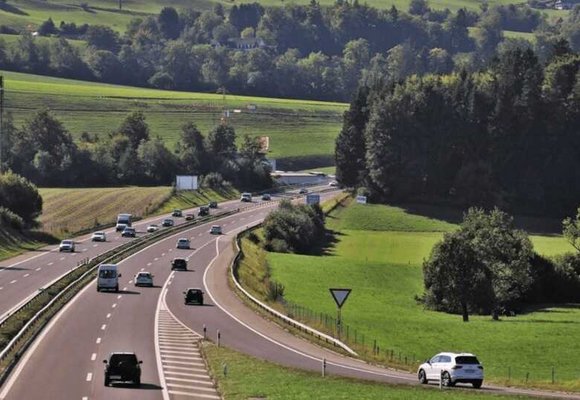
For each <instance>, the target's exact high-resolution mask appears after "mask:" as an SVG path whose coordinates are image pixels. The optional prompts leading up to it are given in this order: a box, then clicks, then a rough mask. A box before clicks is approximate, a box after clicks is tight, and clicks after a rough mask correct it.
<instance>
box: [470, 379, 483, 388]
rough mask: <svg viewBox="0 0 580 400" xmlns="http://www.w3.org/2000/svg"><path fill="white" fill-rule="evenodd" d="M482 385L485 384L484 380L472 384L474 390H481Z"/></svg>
mask: <svg viewBox="0 0 580 400" xmlns="http://www.w3.org/2000/svg"><path fill="white" fill-rule="evenodd" d="M482 383H483V381H482V380H477V381H473V382H472V383H471V384H472V385H473V387H474V388H476V389H479V388H480V387H481V384H482Z"/></svg>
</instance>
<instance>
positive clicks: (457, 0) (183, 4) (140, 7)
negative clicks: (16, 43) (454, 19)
mask: <svg viewBox="0 0 580 400" xmlns="http://www.w3.org/2000/svg"><path fill="white" fill-rule="evenodd" d="M253 2H254V0H242V1H240V2H237V4H238V5H239V4H240V3H253ZM83 3H84V4H87V5H88V7H86V8H85V9H83V8H82V7H81V5H82V4H83ZM259 3H260V4H262V5H264V6H283V5H285V4H286V3H284V1H283V0H261V1H259ZM292 3H293V4H300V5H305V4H309V3H310V1H309V0H295V1H293V2H292ZM319 3H320V4H321V5H323V6H328V5H332V4H334V3H335V1H334V0H320V1H319ZM366 3H367V4H368V5H370V6H373V7H377V8H383V9H389V8H391V7H392V6H393V5H394V6H396V7H397V8H398V9H399V10H407V9H408V8H409V3H410V0H387V1H383V0H368V1H366ZM487 3H488V4H489V5H494V4H517V3H521V1H512V0H491V1H488V2H487ZM118 4H119V2H118V1H117V0H93V1H88V2H73V3H71V2H69V1H67V0H49V1H39V0H28V1H14V0H8V1H7V2H6V4H5V5H4V6H3V7H2V9H0V25H7V26H10V27H12V28H14V29H30V28H32V29H34V27H37V26H39V25H40V24H41V23H42V22H44V21H46V20H47V19H48V18H52V19H53V20H54V21H55V23H56V24H59V23H60V21H65V22H68V23H70V22H74V23H75V24H77V25H81V24H84V23H86V24H91V25H94V24H100V25H107V26H110V27H111V28H113V29H114V30H117V31H119V32H122V31H125V29H126V27H127V24H128V23H129V21H130V20H131V19H132V18H144V17H147V16H148V15H157V14H159V11H160V10H161V9H162V8H163V7H167V6H171V7H174V8H176V9H182V8H189V7H191V8H194V9H197V10H200V11H203V10H208V9H211V8H212V7H214V5H216V4H221V5H222V6H224V8H229V7H231V5H232V4H233V3H231V2H228V1H211V0H166V1H163V0H144V1H138V0H123V7H122V10H119V7H118ZM429 4H430V7H432V8H433V9H438V10H443V9H445V8H449V9H450V10H452V11H455V10H458V9H460V8H463V7H465V8H467V9H469V10H473V11H479V9H480V2H478V1H473V0H432V1H430V2H429ZM566 13H567V12H566V11H558V10H550V15H551V16H555V17H559V16H564V15H566Z"/></svg>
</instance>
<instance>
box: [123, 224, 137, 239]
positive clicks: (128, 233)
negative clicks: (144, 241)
mask: <svg viewBox="0 0 580 400" xmlns="http://www.w3.org/2000/svg"><path fill="white" fill-rule="evenodd" d="M121 236H123V237H135V236H137V232H136V231H135V228H132V227H130V226H127V227H125V229H123V232H122V233H121Z"/></svg>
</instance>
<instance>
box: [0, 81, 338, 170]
mask: <svg viewBox="0 0 580 400" xmlns="http://www.w3.org/2000/svg"><path fill="white" fill-rule="evenodd" d="M2 74H3V75H4V85H5V88H6V92H5V93H6V94H5V98H4V100H5V112H8V113H10V114H12V116H13V118H14V122H15V123H16V125H17V126H19V125H20V124H21V123H22V122H23V121H24V120H25V119H26V118H28V117H29V116H31V115H32V114H33V113H35V112H36V111H37V110H40V109H43V108H50V110H51V111H52V113H53V114H54V115H55V116H56V117H57V118H58V119H59V120H60V121H62V122H63V124H64V125H65V127H66V128H67V129H68V130H69V131H70V132H71V134H72V135H73V137H76V138H78V137H79V136H80V135H81V133H83V132H88V133H90V134H98V135H106V134H108V133H109V132H111V131H113V130H115V129H116V128H117V127H118V126H119V125H120V123H121V122H122V121H123V119H124V118H125V117H126V116H127V114H128V113H129V112H131V111H134V110H143V111H144V112H145V113H146V118H147V120H146V122H147V124H148V125H149V127H150V129H151V136H152V137H157V136H159V137H161V138H162V139H163V140H164V142H165V143H166V145H167V146H168V147H169V148H173V146H174V145H175V143H176V142H177V140H178V137H179V133H180V129H181V126H182V125H183V124H184V123H186V122H189V121H193V122H195V123H196V124H197V126H198V127H199V129H200V130H201V131H202V132H203V133H204V134H207V132H208V131H209V130H210V129H211V128H212V127H213V126H215V125H216V124H218V123H219V122H220V119H221V115H222V112H223V110H224V109H230V110H232V112H231V113H230V118H229V120H228V123H229V124H230V125H232V126H233V127H234V128H235V130H236V133H237V136H238V139H241V137H242V136H243V135H245V134H248V135H250V136H269V137H270V152H269V154H268V157H269V158H272V159H277V160H279V162H280V161H281V167H284V162H285V161H286V166H287V167H289V168H287V169H291V168H292V167H293V166H297V167H304V168H307V167H312V168H316V167H327V166H331V165H333V164H334V160H333V153H334V139H335V137H336V135H337V134H338V132H339V130H340V127H341V121H342V120H341V115H342V112H343V111H344V110H345V109H346V107H347V106H346V105H345V104H341V103H330V102H319V101H310V100H307V101H301V100H291V99H270V98H259V97H249V96H237V95H232V94H227V95H226V96H225V97H224V96H222V95H221V94H215V93H190V92H176V91H165V90H155V89H143V88H134V87H128V86H117V85H109V84H100V83H94V82H85V81H75V80H70V79H61V78H52V77H45V76H39V75H30V74H22V73H15V72H6V71H5V72H2ZM249 105H255V108H256V110H255V111H250V110H248V106H249ZM235 110H239V111H240V112H235Z"/></svg>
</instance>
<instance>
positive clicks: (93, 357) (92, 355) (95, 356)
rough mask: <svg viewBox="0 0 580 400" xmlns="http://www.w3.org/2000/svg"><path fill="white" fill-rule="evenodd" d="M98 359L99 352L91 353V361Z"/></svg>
mask: <svg viewBox="0 0 580 400" xmlns="http://www.w3.org/2000/svg"><path fill="white" fill-rule="evenodd" d="M96 359H97V353H93V354H91V361H95V360H96Z"/></svg>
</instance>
